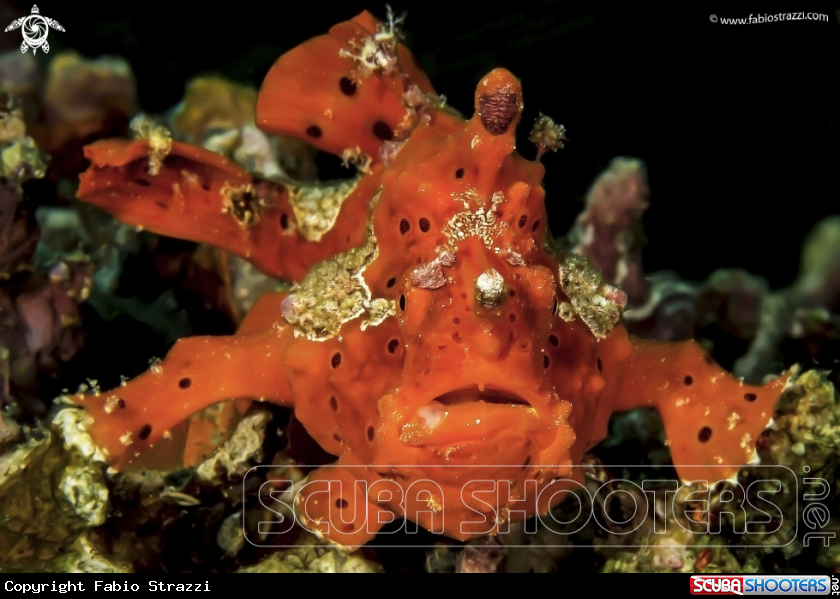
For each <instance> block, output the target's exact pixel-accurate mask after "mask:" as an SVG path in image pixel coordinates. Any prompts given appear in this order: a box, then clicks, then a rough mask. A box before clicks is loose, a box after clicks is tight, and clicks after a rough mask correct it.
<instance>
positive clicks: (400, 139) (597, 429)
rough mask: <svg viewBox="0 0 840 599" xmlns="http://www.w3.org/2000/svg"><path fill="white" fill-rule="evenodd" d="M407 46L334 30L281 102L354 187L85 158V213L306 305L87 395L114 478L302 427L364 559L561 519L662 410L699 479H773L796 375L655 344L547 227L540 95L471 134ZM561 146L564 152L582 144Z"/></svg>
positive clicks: (202, 161) (294, 58)
mask: <svg viewBox="0 0 840 599" xmlns="http://www.w3.org/2000/svg"><path fill="white" fill-rule="evenodd" d="M398 26H399V22H398V20H396V21H395V20H394V19H393V18H389V19H388V20H386V21H378V20H377V19H375V18H374V17H373V16H372V15H371V14H369V13H368V12H363V13H361V14H360V15H358V16H357V17H355V18H354V19H352V20H350V21H347V22H344V23H340V24H338V25H335V26H334V27H332V29H330V30H329V33H328V34H326V35H321V36H318V37H315V38H313V39H311V40H309V41H306V42H305V43H303V44H301V45H300V46H298V47H296V48H294V49H292V50H291V51H289V52H288V53H286V54H284V55H283V56H281V57H280V58H279V59H278V60H277V61H276V62H275V63H274V65H273V66H272V67H271V69H270V71H269V72H268V74H267V76H266V77H265V80H264V83H263V84H262V87H261V89H260V92H259V96H258V99H257V105H256V115H255V122H256V124H257V126H258V127H259V128H261V129H262V130H264V131H265V132H267V133H271V134H282V135H287V136H293V137H296V138H299V139H301V140H304V141H306V142H308V143H309V144H312V145H313V146H315V147H316V148H318V149H320V150H322V151H325V152H329V153H332V154H334V155H337V156H340V157H342V158H343V159H344V160H345V161H347V162H348V163H351V164H354V165H355V166H356V167H357V176H355V177H354V178H351V179H346V180H340V181H337V182H326V183H313V184H304V183H300V182H296V181H293V180H289V179H280V178H276V177H275V178H264V177H259V176H257V175H254V174H252V173H249V172H247V171H246V170H244V169H242V168H240V167H239V166H237V165H236V164H234V163H233V162H231V161H228V160H227V159H225V158H224V157H222V156H221V155H220V154H216V153H214V152H211V151H209V150H206V149H203V148H200V147H196V146H192V145H188V144H184V143H179V142H177V141H173V140H171V139H169V138H167V137H165V136H155V135H146V136H141V137H140V138H138V139H134V140H120V139H117V140H103V141H99V142H95V143H93V144H91V145H89V146H87V147H86V148H85V155H86V157H87V158H88V159H89V160H90V161H91V165H90V167H89V168H88V170H87V171H86V172H85V173H83V174H82V176H81V182H80V186H79V190H78V196H79V197H80V198H81V199H82V200H83V201H86V202H90V203H91V204H94V205H96V206H99V207H101V208H102V209H104V210H106V211H107V212H109V213H110V214H112V215H113V216H115V217H116V218H117V219H119V220H121V221H123V222H125V223H128V224H130V225H135V226H142V227H144V228H145V229H148V230H150V231H153V232H155V233H158V234H161V235H168V236H172V237H178V238H182V239H187V240H192V241H196V242H202V243H208V244H212V245H214V246H216V247H218V248H222V249H224V250H226V251H228V252H231V253H233V254H235V255H238V256H240V257H242V258H244V259H246V260H248V261H250V262H251V263H252V264H253V265H254V266H255V267H257V268H258V269H260V270H261V271H262V272H264V273H266V274H268V275H271V276H274V277H277V278H280V279H285V280H288V281H292V282H294V285H293V287H292V288H291V290H290V291H288V292H283V293H280V292H276V293H268V294H265V295H263V296H261V297H260V299H259V300H258V301H257V302H256V304H255V305H254V307H253V308H252V310H251V311H250V313H249V314H247V316H246V317H245V318H244V319H243V321H242V322H241V324H240V326H239V328H238V330H237V332H236V333H235V334H234V335H230V336H204V337H190V338H186V339H182V340H180V341H178V342H177V343H176V344H175V345H174V347H173V348H172V349H171V350H170V352H169V353H168V355H167V356H166V358H165V359H164V360H163V362H162V363H160V364H157V365H155V366H153V367H152V368H151V369H150V370H149V371H148V372H146V373H144V374H142V375H140V376H138V377H137V378H135V379H133V380H131V381H129V382H127V383H126V384H124V385H123V386H120V387H118V388H116V389H114V390H113V391H110V392H102V393H96V394H92V393H81V394H77V395H75V396H72V397H71V401H73V402H75V403H78V404H80V405H82V406H84V408H85V409H86V410H87V411H88V413H89V415H90V416H91V417H92V423H91V424H90V426H89V432H90V434H91V435H92V437H93V438H94V440H95V441H96V442H97V444H98V445H99V446H100V447H101V449H102V451H103V453H104V455H106V456H107V459H108V461H109V463H110V465H111V466H112V467H113V468H115V469H121V468H125V467H128V466H130V465H131V464H132V463H133V462H134V461H135V460H136V459H137V458H138V456H141V455H143V454H144V453H146V452H147V451H149V450H150V449H151V448H152V447H156V451H157V450H159V449H160V447H164V449H165V448H166V446H165V444H166V443H168V442H170V441H169V439H171V437H172V434H171V432H170V431H171V430H172V429H173V428H174V427H176V426H177V425H179V423H181V422H182V421H184V420H185V419H186V418H188V417H189V416H190V415H192V414H194V413H196V412H198V411H200V410H202V409H204V408H207V407H208V406H210V405H212V404H215V403H218V402H221V401H227V400H247V399H252V400H259V401H267V402H273V403H276V404H279V405H281V406H286V407H288V408H291V409H293V410H294V414H295V417H296V419H297V420H298V421H299V422H300V423H301V424H302V425H303V426H304V427H305V428H306V430H307V431H308V433H309V434H310V435H311V437H312V438H314V439H315V441H317V443H318V444H319V445H320V446H321V447H322V448H323V449H324V450H325V451H326V452H328V453H330V454H332V455H334V456H336V457H337V459H336V461H335V463H334V464H332V465H331V466H328V467H323V468H321V469H318V470H314V471H313V472H311V473H310V474H309V476H308V478H307V480H306V482H307V484H306V485H305V487H304V488H303V489H302V490H301V492H300V493H299V495H298V496H297V499H296V501H295V502H294V503H295V505H294V509H295V511H296V513H297V517H298V519H299V521H300V523H301V524H302V525H303V526H305V527H306V528H308V529H309V530H311V531H313V532H315V533H317V534H319V535H320V536H321V537H322V538H323V539H325V540H326V541H329V542H332V543H336V544H339V545H343V546H348V547H349V546H359V545H363V544H365V543H366V542H368V541H369V540H370V539H371V538H372V537H373V536H374V535H375V534H376V533H377V531H378V530H379V529H380V527H381V526H382V525H383V523H387V522H390V521H393V520H395V519H397V518H405V521H407V522H410V523H414V525H420V526H422V527H424V528H426V529H428V530H430V531H434V532H440V533H444V534H446V535H448V536H450V537H453V538H455V539H459V540H466V539H470V538H474V537H478V536H484V535H488V534H497V533H499V532H500V531H504V530H505V529H506V528H505V527H507V526H509V525H510V523H511V522H515V521H518V520H522V519H524V518H527V517H529V516H533V515H535V514H546V513H547V512H548V510H550V509H551V508H552V507H553V506H554V505H555V504H556V503H558V502H559V501H561V500H562V498H563V497H564V495H565V493H563V492H561V491H563V490H564V489H570V488H572V487H573V486H574V485H575V481H576V479H578V478H579V477H580V469H579V468H573V467H572V466H573V465H575V464H579V463H580V462H581V458H582V457H583V455H584V453H585V452H587V450H589V449H590V448H592V447H593V446H594V445H596V444H597V443H599V442H600V441H601V440H603V439H604V438H605V436H606V434H607V428H608V421H609V418H610V415H611V414H612V413H614V412H617V411H624V410H631V409H634V408H638V407H652V408H655V409H657V410H658V412H659V414H660V415H661V418H662V421H663V424H664V427H665V431H666V435H667V438H668V442H669V448H670V451H671V455H672V459H673V462H674V464H675V465H676V468H677V471H678V472H679V473H680V476H681V477H682V478H687V479H691V480H693V479H700V478H705V479H712V480H722V479H728V478H731V477H733V476H734V475H735V474H736V473H737V471H738V465H740V464H747V463H750V462H751V461H753V460H755V456H756V448H755V443H756V439H757V438H758V437H759V435H760V434H761V432H762V430H763V429H764V428H765V427H766V426H767V425H768V423H769V421H770V419H771V416H772V413H773V408H774V405H775V402H776V400H777V399H778V397H779V395H780V394H781V392H782V390H783V388H784V386H785V384H786V382H787V380H788V375H783V376H780V377H778V378H776V379H775V380H773V381H771V382H768V383H766V384H765V385H763V386H751V385H746V384H743V382H742V381H739V380H738V379H735V378H734V377H733V376H732V375H731V374H729V373H728V372H726V371H725V370H724V369H722V368H721V367H720V366H718V365H717V364H716V363H715V361H714V360H713V359H712V358H711V357H710V355H709V354H708V353H707V352H706V351H704V350H703V349H702V348H701V347H700V346H699V345H698V344H697V343H695V342H694V341H686V342H675V343H672V342H654V341H648V340H643V339H637V338H633V337H631V336H630V335H629V334H628V333H627V331H626V330H625V328H624V326H623V325H622V321H621V317H622V310H623V308H624V306H625V304H626V300H627V296H626V295H625V294H624V293H623V292H622V291H621V290H620V289H618V288H616V287H614V286H611V285H609V284H607V283H606V282H605V281H604V279H603V277H602V276H601V274H600V273H599V272H598V271H596V270H595V269H594V268H593V267H592V266H591V264H590V263H589V261H588V260H587V259H586V258H583V257H581V256H578V255H575V254H573V253H570V252H565V251H563V250H561V249H560V248H559V247H558V246H557V245H556V244H555V242H554V239H553V237H552V236H551V233H550V232H549V230H548V226H547V225H548V221H547V216H546V209H545V190H544V189H543V186H542V185H541V182H542V180H543V175H544V167H543V165H542V162H541V161H540V157H539V156H538V157H537V159H535V160H529V159H526V158H524V157H523V156H521V155H520V154H519V153H518V152H517V151H516V147H515V146H516V143H515V142H516V140H515V133H516V129H517V125H518V124H519V121H520V118H521V115H522V110H523V96H522V88H521V84H520V82H519V81H518V80H517V79H516V78H515V77H514V76H513V74H511V73H510V72H509V71H507V70H505V69H495V70H493V71H491V72H490V73H488V74H487V75H486V76H485V77H483V78H482V79H481V80H480V81H479V82H478V84H477V87H476V90H475V106H474V113H473V115H472V116H471V117H470V118H464V117H463V116H461V115H460V114H459V113H458V112H457V111H455V110H453V109H451V108H450V107H449V106H448V105H446V103H445V101H444V100H443V98H442V97H440V96H439V95H438V94H437V93H436V92H435V90H434V88H433V87H432V84H431V83H430V81H429V79H428V78H427V76H426V75H425V74H424V73H423V71H422V69H421V67H420V66H419V63H418V62H417V61H416V59H415V58H414V57H413V55H412V54H411V52H410V51H409V50H408V49H407V48H406V47H405V46H404V45H403V44H402V42H401V39H400V37H399V29H398ZM538 125H540V126H539V127H537V128H535V130H534V134H533V135H532V139H536V140H537V141H538V145H541V147H542V149H543V150H544V149H546V148H549V149H551V148H556V147H557V146H558V145H560V144H562V141H563V131H562V128H560V127H559V126H556V125H554V124H553V122H552V121H550V120H547V119H546V118H545V117H541V120H540V121H539V122H538ZM171 451H177V448H175V447H173V448H172V449H171ZM689 465H690V466H692V468H691V469H688V468H687V466H689ZM360 483H364V484H360ZM468 484H472V485H475V489H474V490H477V491H480V492H464V491H465V485H468ZM546 491H550V492H546ZM482 493H484V495H482ZM488 497H492V498H494V501H489V500H488ZM491 506H492V509H491Z"/></svg>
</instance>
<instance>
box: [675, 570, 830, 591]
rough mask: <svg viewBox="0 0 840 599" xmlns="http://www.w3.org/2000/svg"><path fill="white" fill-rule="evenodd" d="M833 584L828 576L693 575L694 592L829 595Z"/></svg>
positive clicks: (692, 585)
mask: <svg viewBox="0 0 840 599" xmlns="http://www.w3.org/2000/svg"><path fill="white" fill-rule="evenodd" d="M833 588H834V586H833V582H832V580H831V578H829V577H828V576H825V575H822V576H800V575H795V576H794V575H788V576H760V575H756V574H734V575H730V576H726V575H723V576H721V575H717V576H701V575H694V576H692V577H691V594H692V595H797V596H802V595H805V596H808V595H828V594H830V593H832V590H833Z"/></svg>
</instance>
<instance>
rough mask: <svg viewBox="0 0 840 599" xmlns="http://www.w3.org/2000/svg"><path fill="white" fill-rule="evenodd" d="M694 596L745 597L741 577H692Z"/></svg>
mask: <svg viewBox="0 0 840 599" xmlns="http://www.w3.org/2000/svg"><path fill="white" fill-rule="evenodd" d="M691 594H692V595H743V594H744V579H743V577H741V576H692V577H691Z"/></svg>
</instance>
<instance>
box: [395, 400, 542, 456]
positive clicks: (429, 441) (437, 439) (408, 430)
mask: <svg viewBox="0 0 840 599" xmlns="http://www.w3.org/2000/svg"><path fill="white" fill-rule="evenodd" d="M534 403H535V398H533V399H532V400H531V401H529V400H528V399H526V398H525V397H524V396H523V395H520V394H519V393H516V392H514V391H510V390H507V389H502V388H499V387H493V386H489V385H487V386H482V387H479V386H478V385H470V386H466V387H461V388H459V389H454V390H451V391H447V392H445V393H442V394H440V395H437V396H434V397H433V398H432V399H431V400H430V401H428V402H426V403H424V405H422V406H421V407H420V408H419V409H417V410H416V411H415V412H414V414H413V416H412V417H411V418H410V419H409V420H408V422H406V423H405V424H404V425H403V426H402V429H401V431H400V440H401V441H402V442H403V443H405V444H406V445H411V446H416V447H420V446H435V447H442V446H447V445H452V444H459V443H466V442H481V441H487V442H495V441H497V440H498V439H499V438H500V437H509V436H511V434H514V435H516V436H519V438H522V439H527V438H532V437H533V436H534V435H536V434H538V432H540V433H541V432H542V430H547V427H546V426H545V423H544V422H542V421H543V418H542V417H541V416H542V415H541V414H540V412H541V410H538V409H537V408H536V407H535V406H534V405H533V404H534ZM546 441H547V442H550V440H549V439H546Z"/></svg>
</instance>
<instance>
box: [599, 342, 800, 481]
mask: <svg viewBox="0 0 840 599" xmlns="http://www.w3.org/2000/svg"><path fill="white" fill-rule="evenodd" d="M788 378H789V373H788V374H785V375H784V376H782V377H780V378H778V379H776V380H774V381H772V382H770V383H767V384H766V385H763V386H753V385H745V384H744V383H743V382H742V381H740V380H739V379H736V378H735V377H733V376H732V375H731V374H729V373H728V372H727V371H725V370H723V369H722V368H720V366H718V365H717V364H716V363H715V362H714V360H713V359H712V358H711V356H709V355H708V354H707V353H706V352H705V351H704V350H703V349H702V348H701V347H700V346H699V345H698V344H697V343H695V342H694V341H684V342H681V343H661V342H655V341H646V340H639V339H635V340H633V353H632V355H631V357H630V359H629V360H628V363H627V365H626V368H625V375H624V381H623V383H622V386H621V389H620V392H619V396H618V400H617V402H616V405H615V409H616V410H630V409H633V408H639V407H653V408H656V409H657V410H658V411H659V414H660V416H661V417H662V422H663V424H664V426H665V434H666V436H667V438H668V443H669V449H670V450H671V457H672V459H673V462H674V465H675V466H676V468H677V471H678V472H679V474H680V477H681V478H682V479H683V480H709V481H712V480H714V481H717V480H723V479H729V478H732V477H733V476H734V475H735V474H736V473H737V472H738V469H739V467H740V466H742V465H745V464H750V463H755V459H756V440H757V439H758V437H759V435H761V433H762V431H763V430H764V429H765V428H766V427H767V426H768V424H769V423H770V421H771V419H772V416H773V410H774V407H775V405H776V401H777V400H778V399H779V396H780V395H781V393H782V390H783V389H784V387H785V385H786V383H787V381H788Z"/></svg>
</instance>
